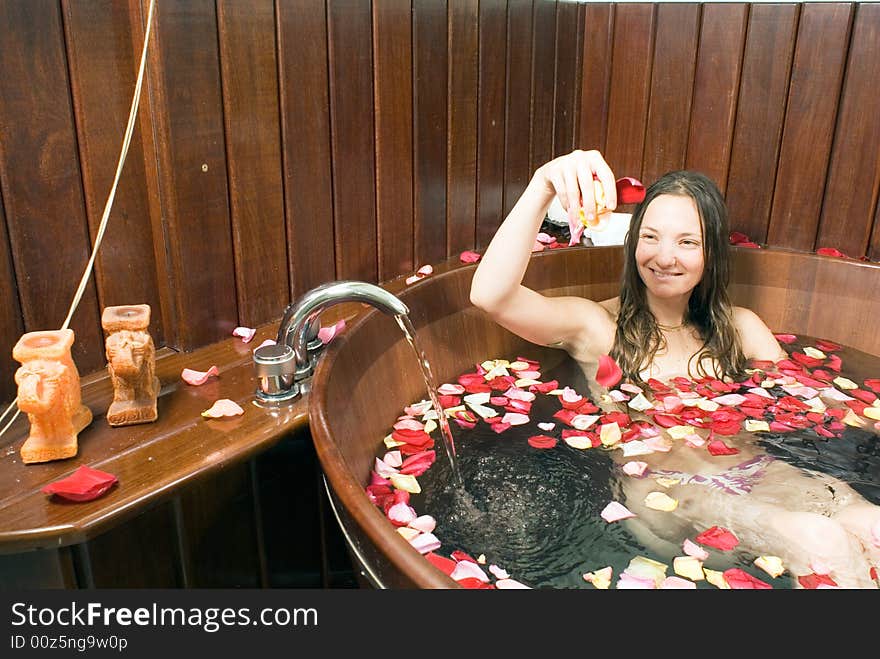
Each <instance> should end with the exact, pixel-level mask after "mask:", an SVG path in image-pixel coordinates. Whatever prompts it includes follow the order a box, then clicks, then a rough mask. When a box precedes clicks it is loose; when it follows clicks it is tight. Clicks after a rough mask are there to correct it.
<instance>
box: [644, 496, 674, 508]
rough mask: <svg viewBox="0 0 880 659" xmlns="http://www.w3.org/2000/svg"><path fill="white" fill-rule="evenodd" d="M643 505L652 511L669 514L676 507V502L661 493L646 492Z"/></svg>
mask: <svg viewBox="0 0 880 659" xmlns="http://www.w3.org/2000/svg"><path fill="white" fill-rule="evenodd" d="M645 505H646V506H648V508H652V509H654V510H662V511H665V512H670V511H672V510H675V509H676V508H677V507H678V501H676V500H675V499H673V498H672V497H670V496H669V495H667V494H664V493H663V492H648V496H646V497H645Z"/></svg>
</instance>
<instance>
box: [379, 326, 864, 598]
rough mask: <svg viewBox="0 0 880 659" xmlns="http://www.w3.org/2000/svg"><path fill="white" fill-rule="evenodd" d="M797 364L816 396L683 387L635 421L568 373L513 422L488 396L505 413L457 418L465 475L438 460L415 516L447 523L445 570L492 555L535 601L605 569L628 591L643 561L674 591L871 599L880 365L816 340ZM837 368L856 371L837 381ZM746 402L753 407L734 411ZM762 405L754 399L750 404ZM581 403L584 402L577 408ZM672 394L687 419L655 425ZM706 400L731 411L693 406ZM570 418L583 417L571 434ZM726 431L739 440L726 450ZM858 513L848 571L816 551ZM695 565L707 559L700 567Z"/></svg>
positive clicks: (793, 388) (575, 369)
mask: <svg viewBox="0 0 880 659" xmlns="http://www.w3.org/2000/svg"><path fill="white" fill-rule="evenodd" d="M816 345H819V346H822V347H823V348H825V349H826V352H819V351H818V348H815V347H814V346H816ZM786 348H787V350H788V351H789V353H790V354H792V355H796V356H798V357H799V360H793V361H792V365H793V366H792V368H789V369H787V370H788V371H789V372H790V373H794V372H796V367H798V366H802V367H803V371H802V375H804V376H807V377H810V378H811V380H812V382H810V384H811V386H805V385H803V384H801V383H799V382H796V381H795V380H797V378H795V377H793V376H791V375H786V374H784V373H782V372H780V370H779V368H777V367H769V366H767V367H765V371H758V372H757V373H756V375H755V376H754V377H755V381H754V382H752V383H750V384H749V385H748V386H742V387H739V386H735V385H734V386H733V387H732V388H731V389H732V390H731V391H723V390H721V391H718V390H714V389H712V388H711V386H708V384H704V386H703V387H699V386H698V383H693V382H692V383H687V382H684V381H679V382H671V383H668V385H669V387H670V388H671V389H672V391H671V392H669V393H666V392H663V390H662V389H659V390H657V391H654V392H652V391H651V390H650V389H649V388H648V387H645V390H646V391H645V394H646V397H647V398H648V399H650V401H649V402H650V403H653V404H654V405H655V408H652V409H648V410H645V409H644V406H643V405H638V404H635V405H634V403H637V402H638V399H637V397H636V395H635V391H634V390H632V389H631V388H630V389H620V388H619V386H618V387H615V388H614V389H613V390H612V391H609V390H607V389H604V388H602V387H599V386H598V385H597V384H596V383H595V382H594V381H589V380H588V379H587V378H586V377H585V375H584V371H583V370H582V368H581V366H580V365H579V364H577V363H576V362H574V361H573V360H571V359H569V358H567V357H566V358H565V359H564V360H563V361H561V362H560V363H559V364H558V365H549V364H548V365H547V366H548V369H547V370H545V371H543V372H541V373H540V375H539V381H540V382H541V383H542V384H544V383H550V382H551V381H553V380H556V381H557V385H556V386H555V387H554V388H553V389H547V388H546V387H542V386H537V387H536V386H534V385H524V386H522V387H514V388H513V389H514V390H516V389H521V390H522V391H528V390H529V389H531V390H532V391H533V392H534V393H535V394H536V395H535V398H534V400H533V401H528V402H529V403H530V404H529V405H523V402H524V401H522V400H520V401H518V404H517V405H515V406H511V405H510V404H511V402H512V401H511V399H510V398H509V397H505V391H503V390H502V388H504V389H508V385H509V382H505V381H504V380H491V383H492V385H491V386H492V391H491V397H493V399H494V400H492V401H491V402H487V403H486V404H485V405H484V406H483V407H486V408H490V409H492V408H494V409H495V410H496V412H497V414H496V415H495V417H492V416H488V412H486V410H480V411H481V412H483V416H481V415H480V414H474V413H473V412H471V413H469V414H457V415H456V416H458V417H459V419H458V420H457V421H456V423H457V426H456V432H455V436H456V442H457V446H456V448H457V450H456V451H455V456H454V462H452V463H451V462H450V461H447V460H438V461H436V462H435V463H434V464H433V465H432V466H431V467H430V468H429V469H428V470H427V471H426V472H424V473H423V474H420V475H419V477H418V482H419V484H420V487H421V492H420V493H418V494H414V495H412V496H411V498H410V504H411V505H412V506H413V507H414V508H415V510H416V511H417V512H418V514H420V515H421V514H427V515H431V516H433V517H434V518H435V519H436V520H437V526H436V529H435V530H434V534H435V535H436V536H437V538H439V539H440V541H441V543H442V545H441V548H439V549H437V550H436V553H438V554H440V555H443V556H449V555H450V554H451V553H452V552H453V551H455V550H460V551H463V552H465V553H467V554H469V555H471V556H473V557H477V556H480V555H483V556H484V557H485V559H486V565H489V564H495V565H498V566H500V567H501V568H503V569H504V570H506V571H507V572H508V573H509V574H510V576H511V577H513V578H514V579H516V580H518V581H520V582H522V583H524V584H526V585H528V586H531V587H547V588H583V587H587V588H591V587H593V586H592V585H589V584H588V583H587V582H586V581H585V579H584V576H583V575H584V574H587V573H590V572H595V571H598V570H601V569H602V568H605V567H606V566H610V567H611V568H612V573H613V575H614V576H613V579H612V587H615V584H619V583H620V582H619V581H618V580H619V578H620V577H621V575H622V574H623V573H624V572H625V571H626V570H627V569H628V568H630V570H631V569H632V568H631V561H633V559H638V560H641V558H648V559H651V560H653V561H658V562H659V563H660V564H662V565H663V566H665V567H664V568H663V569H662V571H661V572H660V574H664V575H665V576H678V577H679V579H678V580H673V582H672V583H675V584H676V585H681V583H682V580H683V581H693V582H694V584H695V585H696V587H698V588H714V587H717V586H718V584H719V583H720V584H721V585H722V586H723V585H724V584H725V583H727V581H725V580H723V579H722V580H721V581H719V580H718V579H717V578H716V579H711V581H712V582H713V584H710V580H707V579H706V577H707V576H710V575H712V574H713V572H712V571H714V574H716V575H717V574H726V575H729V577H730V581H733V580H734V578H736V577H737V575H742V574H745V575H748V576H750V577H752V578H754V579H755V580H757V581H758V582H760V583H761V584H764V586H770V587H772V588H789V587H799V586H805V587H815V586H816V585H824V586H827V585H832V584H837V585H839V586H843V587H873V586H874V585H875V575H876V569H877V568H880V537H873V536H872V535H871V534H872V533H874V534H875V535H876V534H878V533H880V523H878V522H880V516H878V513H877V511H878V508H876V506H877V505H880V442H878V430H877V429H876V426H875V424H877V421H875V420H874V419H876V418H878V414H877V412H880V403H869V402H868V401H871V400H872V396H873V395H874V394H873V391H872V387H874V388H880V381H878V380H873V379H871V378H872V377H874V376H877V375H878V374H880V359H878V358H877V357H874V356H871V355H867V354H865V353H861V352H858V351H855V350H851V349H848V348H845V347H843V346H840V347H839V349H836V350H831V348H836V346H833V345H829V344H827V343H824V342H822V341H818V342H817V341H816V340H814V339H812V338H811V337H804V336H802V337H798V338H797V342H796V343H792V344H790V345H788V346H786ZM515 359H516V358H512V359H511V360H510V361H513V360H515ZM838 360H840V361H838ZM840 363H842V364H843V366H844V369H843V371H842V372H837V371H835V370H834V369H835V368H839V364H840ZM793 369H794V370H793ZM767 374H771V375H767ZM872 374H873V375H872ZM771 376H772V377H771ZM776 376H778V377H776ZM820 383H821V385H822V386H820ZM761 384H763V386H761ZM707 386H708V388H706V387H707ZM853 386H855V387H857V388H856V389H852V387H853ZM566 387H568V388H569V393H568V394H565V396H566V397H567V398H568V399H570V400H569V401H568V403H567V404H565V405H564V404H563V396H562V395H561V394H560V392H562V391H564V390H565V388H566ZM542 388H543V389H545V391H543V392H542V391H541V389H542ZM811 389H813V391H811ZM750 391H751V392H752V395H751V396H749V397H748V398H747V399H746V400H745V401H739V400H738V399H737V398H735V396H737V395H740V396H742V394H749V393H750ZM761 391H763V394H762V395H761V397H760V400H759V399H758V398H756V396H757V395H758V394H756V393H754V392H761ZM508 392H509V389H508ZM572 392H577V393H578V394H580V395H582V397H583V401H584V402H583V404H582V405H579V404H578V402H577V399H576V396H575V395H573V393H572ZM615 392H616V393H615ZM682 392H684V395H681V396H676V394H681V393H682ZM609 394H611V397H609ZM852 394H855V395H852ZM463 395H464V396H467V395H468V394H467V392H463ZM670 395H672V396H675V397H677V398H678V399H679V401H682V402H681V403H679V402H676V401H674V398H673V399H671V401H672V402H669V405H668V409H667V408H666V407H664V408H663V410H662V411H661V410H657V409H656V407H657V406H663V405H664V402H666V401H664V399H666V398H667V397H668V396H670ZM688 396H690V398H688ZM720 396H728V398H719V397H720ZM731 396H733V397H734V398H731ZM624 397H626V398H627V399H628V400H623V398H624ZM505 398H507V406H505V405H504V402H505V400H504V399H505ZM522 398H528V396H522ZM615 398H617V399H618V400H617V401H615V400H614V399H615ZM710 398H712V399H718V400H720V401H721V404H718V403H716V404H715V405H712V404H707V403H705V402H703V403H701V404H700V405H699V406H698V405H696V404H694V401H696V400H698V399H702V400H703V401H706V400H708V399H710ZM445 402H446V403H455V402H456V401H455V400H454V399H446V401H445ZM686 402H690V404H686ZM449 407H450V405H449V404H447V408H449ZM594 407H595V408H597V409H595V413H593V408H594ZM639 407H641V408H642V411H639V410H638V408H639ZM715 407H717V409H713V408H715ZM566 408H567V409H568V410H569V412H566ZM465 409H466V410H467V409H470V408H468V407H467V406H466V407H465ZM513 410H517V411H518V412H514V411H513ZM572 410H573V411H574V412H576V413H577V414H580V416H581V417H582V418H580V419H574V417H573V416H572V414H571V411H572ZM656 411H660V412H661V413H663V414H665V416H658V415H657V414H656V413H654V412H656ZM719 411H720V413H719ZM508 412H510V413H512V414H517V413H522V412H526V414H525V416H527V417H528V421H527V422H524V423H521V424H519V425H516V424H511V425H509V426H507V427H505V425H506V424H504V422H503V421H502V419H504V418H505V415H506V414H508ZM609 413H610V415H609ZM590 416H595V417H597V418H596V419H595V420H594V421H593V423H592V424H591V425H590V426H589V427H586V428H585V429H584V428H583V427H584V425H585V424H586V423H588V422H589V418H587V419H584V418H583V417H590ZM453 419H454V420H455V418H454V417H453ZM517 419H519V420H520V421H521V420H522V418H521V417H508V420H509V421H515V420H517ZM474 420H475V422H474ZM688 420H689V423H686V421H688ZM613 422H616V423H617V424H618V425H617V429H620V430H621V431H622V432H621V435H620V436H619V437H620V438H619V439H616V438H615V436H614V433H615V432H616V430H614V432H611V433H610V435H609V433H608V432H606V433H604V434H603V433H600V431H599V429H600V428H601V426H602V424H603V423H604V424H606V425H609V426H610V425H611V423H613ZM762 422H763V423H762ZM499 423H501V424H503V425H498V424H499ZM731 423H733V424H734V427H735V428H739V432H737V433H736V434H729V433H730V424H731ZM764 423H766V424H767V425H766V426H764V425H763V424H764ZM538 424H541V425H538ZM550 424H553V425H552V427H551V425H550ZM725 424H727V425H726V426H725ZM470 426H472V427H470ZM696 426H701V427H696ZM579 428H581V429H580V430H579ZM688 428H689V429H688ZM746 428H747V429H748V430H746ZM762 428H763V429H762ZM434 434H436V431H435V433H434ZM578 437H580V439H578ZM584 437H587V438H590V439H589V441H588V442H586V443H587V444H588V446H589V448H584V444H585V440H584V439H583V438H584ZM572 438H574V439H572ZM710 448H711V450H710ZM726 453H729V454H726ZM379 457H382V455H380V456H379ZM639 462H643V463H645V464H646V467H645V469H644V471H643V472H642V473H640V474H637V473H636V472H635V470H633V469H629V468H628V469H627V470H626V471H625V470H624V465H626V464H627V463H634V464H638V463H639ZM451 465H455V466H456V467H457V468H458V469H459V470H460V474H461V477H462V478H463V482H464V488H461V487H458V486H456V485H455V481H454V479H453V477H452V475H451V474H450V469H451V468H452V467H451ZM612 502H616V503H618V504H621V505H622V506H624V509H625V510H626V511H628V513H630V514H632V515H634V516H631V517H627V518H623V519H619V520H618V521H611V522H609V521H606V519H604V518H603V516H602V513H603V511H605V509H606V506H608V504H609V503H612ZM850 504H855V507H854V509H858V510H864V509H867V510H868V511H869V512H868V513H867V514H868V515H869V517H867V518H866V519H867V520H868V521H867V523H866V524H865V525H864V528H863V531H864V533H863V536H867V537H866V538H863V543H862V544H863V545H864V547H863V548H862V549H859V548H858V547H856V548H855V549H853V548H852V546H850V545H847V547H845V552H848V551H850V550H852V553H853V554H854V555H853V556H849V555H847V556H838V555H837V554H835V552H837V550H838V549H839V548H838V547H837V546H836V545H834V543H825V544H822V542H819V543H818V544H817V540H816V536H817V535H818V536H822V535H823V534H825V533H826V529H825V527H824V525H825V524H826V523H830V522H829V520H832V519H833V518H834V515H835V514H837V513H839V512H841V511H842V510H843V509H844V508H847V507H848V506H849V505H850ZM845 514H847V513H845ZM870 515H874V516H873V517H870ZM707 531H710V532H718V533H720V532H723V531H729V532H730V537H732V538H735V542H736V546H734V547H732V548H729V549H724V548H722V547H720V546H713V544H712V542H711V541H710V540H705V538H706V537H708V535H710V534H711V533H710V534H706V533H705V532H707ZM701 534H704V535H703V536H701ZM830 535H833V534H830ZM701 538H702V539H703V540H704V542H705V543H706V544H703V543H702V542H701V541H700V540H701ZM820 539H821V538H820ZM872 542H873V543H874V546H873V547H872V546H871V543H872ZM856 544H857V543H856ZM695 548H696V549H695ZM686 550H687V551H690V552H691V553H692V554H696V556H690V557H687V553H686ZM702 552H705V555H702ZM829 552H830V553H829ZM826 554H827V555H826ZM682 558H686V560H685V561H681V559H682ZM775 558H779V559H781V561H780V563H776V562H775V560H774V559H775ZM676 559H678V560H676ZM695 561H696V562H695ZM780 565H781V567H780ZM872 565H873V566H874V567H875V571H873V572H872V571H871V566H872ZM695 566H697V567H695ZM774 566H775V567H774ZM730 570H733V571H732V572H730ZM780 570H781V571H780ZM677 573H678V574H677ZM682 575H683V576H682ZM748 576H747V577H746V578H748ZM627 583H629V584H631V583H633V582H631V581H627ZM738 583H739V584H740V585H741V584H742V583H743V582H742V580H741V579H740V581H739V582H738ZM619 587H624V585H622V584H621V585H620V586H619Z"/></svg>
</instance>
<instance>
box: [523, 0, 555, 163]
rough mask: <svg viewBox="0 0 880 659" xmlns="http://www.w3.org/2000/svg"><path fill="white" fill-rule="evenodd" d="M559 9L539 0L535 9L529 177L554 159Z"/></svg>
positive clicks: (533, 18) (533, 8) (533, 19)
mask: <svg viewBox="0 0 880 659" xmlns="http://www.w3.org/2000/svg"><path fill="white" fill-rule="evenodd" d="M556 7H557V3H556V2H555V0H536V1H535V2H534V4H533V6H532V101H531V114H532V135H531V139H530V147H529V176H531V174H532V173H533V172H534V171H535V170H536V169H537V168H538V167H540V166H541V165H543V164H544V163H545V162H547V161H548V160H550V159H551V158H552V157H553V112H554V102H553V101H554V90H555V88H556V46H557V43H556Z"/></svg>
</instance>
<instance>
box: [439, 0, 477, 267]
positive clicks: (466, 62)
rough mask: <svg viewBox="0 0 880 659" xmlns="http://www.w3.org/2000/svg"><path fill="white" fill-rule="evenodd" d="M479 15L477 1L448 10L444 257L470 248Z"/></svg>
mask: <svg viewBox="0 0 880 659" xmlns="http://www.w3.org/2000/svg"><path fill="white" fill-rule="evenodd" d="M479 10H480V7H479V2H478V0H462V1H461V2H453V3H450V5H449V156H448V158H449V167H448V171H447V172H446V189H447V197H448V200H447V207H446V213H447V215H446V245H447V252H448V254H458V253H460V252H461V251H462V250H465V249H473V248H474V244H475V232H476V208H477V93H478V86H477V81H478V79H479V69H478V67H479Z"/></svg>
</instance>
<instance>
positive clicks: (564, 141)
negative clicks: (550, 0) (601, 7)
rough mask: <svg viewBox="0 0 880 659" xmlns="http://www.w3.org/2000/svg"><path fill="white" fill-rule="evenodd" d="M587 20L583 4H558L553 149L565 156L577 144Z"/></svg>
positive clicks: (558, 154)
mask: <svg viewBox="0 0 880 659" xmlns="http://www.w3.org/2000/svg"><path fill="white" fill-rule="evenodd" d="M582 36H583V21H582V20H581V18H580V13H579V5H577V4H573V3H570V2H560V3H558V4H557V5H556V86H555V96H556V98H555V101H554V103H553V153H552V156H553V157H556V156H561V155H562V154H564V153H568V152H569V151H571V150H572V149H573V148H574V135H575V117H576V116H577V103H576V101H577V98H578V94H579V93H580V70H581V56H582V48H583V45H582V44H581V38H582Z"/></svg>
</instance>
